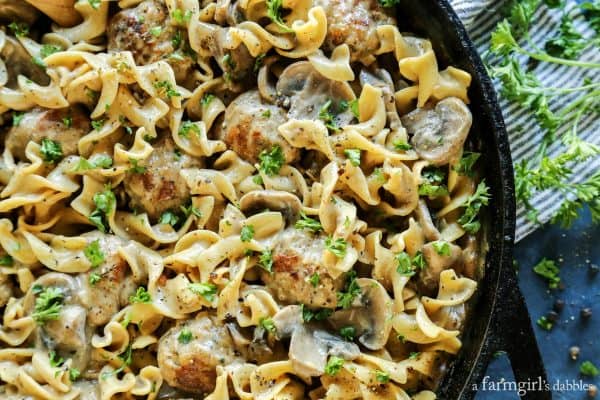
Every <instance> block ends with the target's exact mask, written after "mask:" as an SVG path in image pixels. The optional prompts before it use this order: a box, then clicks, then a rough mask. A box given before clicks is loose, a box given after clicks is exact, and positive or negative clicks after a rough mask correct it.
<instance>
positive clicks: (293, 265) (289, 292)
mask: <svg viewBox="0 0 600 400" xmlns="http://www.w3.org/2000/svg"><path fill="white" fill-rule="evenodd" d="M272 245H273V248H272V254H273V271H272V272H271V273H269V272H267V271H264V272H262V276H261V278H262V280H263V282H264V283H265V285H266V286H267V288H268V289H269V290H270V291H271V292H272V293H273V295H274V296H275V297H276V298H277V300H278V301H279V302H281V303H283V304H306V305H307V306H310V307H320V308H335V307H336V305H337V292H338V291H339V290H341V289H342V286H343V284H344V280H343V279H342V278H339V279H333V278H332V277H331V276H329V274H328V273H327V270H326V269H325V267H323V266H322V265H321V258H322V255H323V249H325V238H324V237H321V236H312V235H310V234H308V233H306V232H304V231H301V230H298V229H295V228H287V229H285V230H284V231H282V232H281V233H280V234H278V235H277V236H276V237H275V238H274V240H273V244H272ZM313 276H318V277H319V278H318V280H316V278H313V279H311V278H312V277H313ZM315 282H316V284H315Z"/></svg>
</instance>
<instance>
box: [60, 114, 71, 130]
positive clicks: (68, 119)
mask: <svg viewBox="0 0 600 400" xmlns="http://www.w3.org/2000/svg"><path fill="white" fill-rule="evenodd" d="M62 122H63V125H64V126H65V127H67V128H70V127H72V126H73V117H71V116H70V115H69V116H67V117H64V118H63V119H62Z"/></svg>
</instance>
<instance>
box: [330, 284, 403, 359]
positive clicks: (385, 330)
mask: <svg viewBox="0 0 600 400" xmlns="http://www.w3.org/2000/svg"><path fill="white" fill-rule="evenodd" d="M356 283H357V284H358V286H359V287H360V289H361V296H360V298H359V299H358V301H357V302H355V303H354V304H353V307H351V308H349V309H345V310H339V311H336V312H335V313H334V314H333V315H332V316H331V318H330V319H329V321H330V322H331V323H332V325H333V326H334V327H335V328H336V329H340V328H342V327H345V326H349V325H350V326H353V327H354V328H355V329H356V332H357V334H358V335H359V336H358V341H359V342H360V343H361V344H362V345H363V346H365V347H366V348H367V349H369V350H380V349H382V348H383V347H384V346H385V344H386V343H387V340H388V337H389V336H390V332H391V329H392V322H391V318H390V317H391V315H392V312H393V309H392V304H393V303H392V299H391V298H390V296H389V295H388V293H387V291H386V290H385V288H384V287H383V286H382V285H381V283H379V282H377V281H376V280H374V279H370V278H359V279H357V280H356Z"/></svg>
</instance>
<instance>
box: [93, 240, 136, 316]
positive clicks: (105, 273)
mask: <svg viewBox="0 0 600 400" xmlns="http://www.w3.org/2000/svg"><path fill="white" fill-rule="evenodd" d="M85 236H86V238H87V239H88V243H89V244H88V246H89V245H90V244H91V245H92V246H94V244H93V243H95V242H96V241H97V243H98V249H99V250H100V252H101V255H100V257H99V258H100V259H102V260H103V261H102V263H101V264H100V265H98V266H97V267H96V268H93V269H92V270H90V271H89V272H87V273H85V274H82V275H81V278H82V280H84V282H82V283H83V285H86V286H87V290H86V293H87V294H88V296H89V297H88V299H87V301H86V303H87V304H86V307H87V310H88V312H87V319H88V324H90V325H92V326H100V325H104V324H106V323H108V321H110V319H111V318H112V316H113V315H115V314H116V313H117V312H118V311H119V309H120V308H121V307H122V306H125V305H126V304H127V299H128V298H129V295H130V294H133V292H134V291H135V289H136V285H135V282H134V281H133V278H132V276H127V274H126V273H127V270H128V268H129V267H128V266H127V262H126V261H125V260H124V259H123V258H122V257H121V256H120V255H119V253H118V250H119V247H120V246H122V245H124V244H125V241H124V240H123V239H121V238H119V237H118V236H113V235H104V234H101V233H100V232H94V233H91V234H89V235H85ZM91 274H95V276H97V277H99V279H97V280H96V281H95V282H94V283H93V284H92V283H90V275H91Z"/></svg>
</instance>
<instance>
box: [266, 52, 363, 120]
mask: <svg viewBox="0 0 600 400" xmlns="http://www.w3.org/2000/svg"><path fill="white" fill-rule="evenodd" d="M276 90H277V94H278V95H279V96H281V98H280V101H281V103H282V105H283V106H284V107H286V108H289V112H288V117H289V118H294V119H309V120H316V119H319V112H320V111H321V109H322V107H323V106H325V105H326V104H327V103H328V102H330V104H331V105H330V108H329V111H330V112H331V113H332V114H333V119H334V120H333V122H334V123H336V124H337V125H338V126H344V125H347V124H348V123H350V121H352V119H353V118H354V116H353V115H352V111H350V110H349V109H347V110H345V111H343V112H340V113H337V112H336V109H337V108H338V107H339V105H340V102H341V101H350V100H353V99H354V98H355V97H356V96H355V95H354V92H353V91H352V88H351V87H350V85H349V84H348V83H346V82H337V81H332V80H329V79H327V78H325V77H324V76H323V75H321V74H320V73H319V72H317V70H316V69H314V68H313V66H312V64H311V63H310V62H308V61H299V62H297V63H294V64H292V65H290V66H289V67H287V68H286V69H285V70H284V71H283V72H282V73H281V76H280V77H279V80H278V81H277V85H276Z"/></svg>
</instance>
